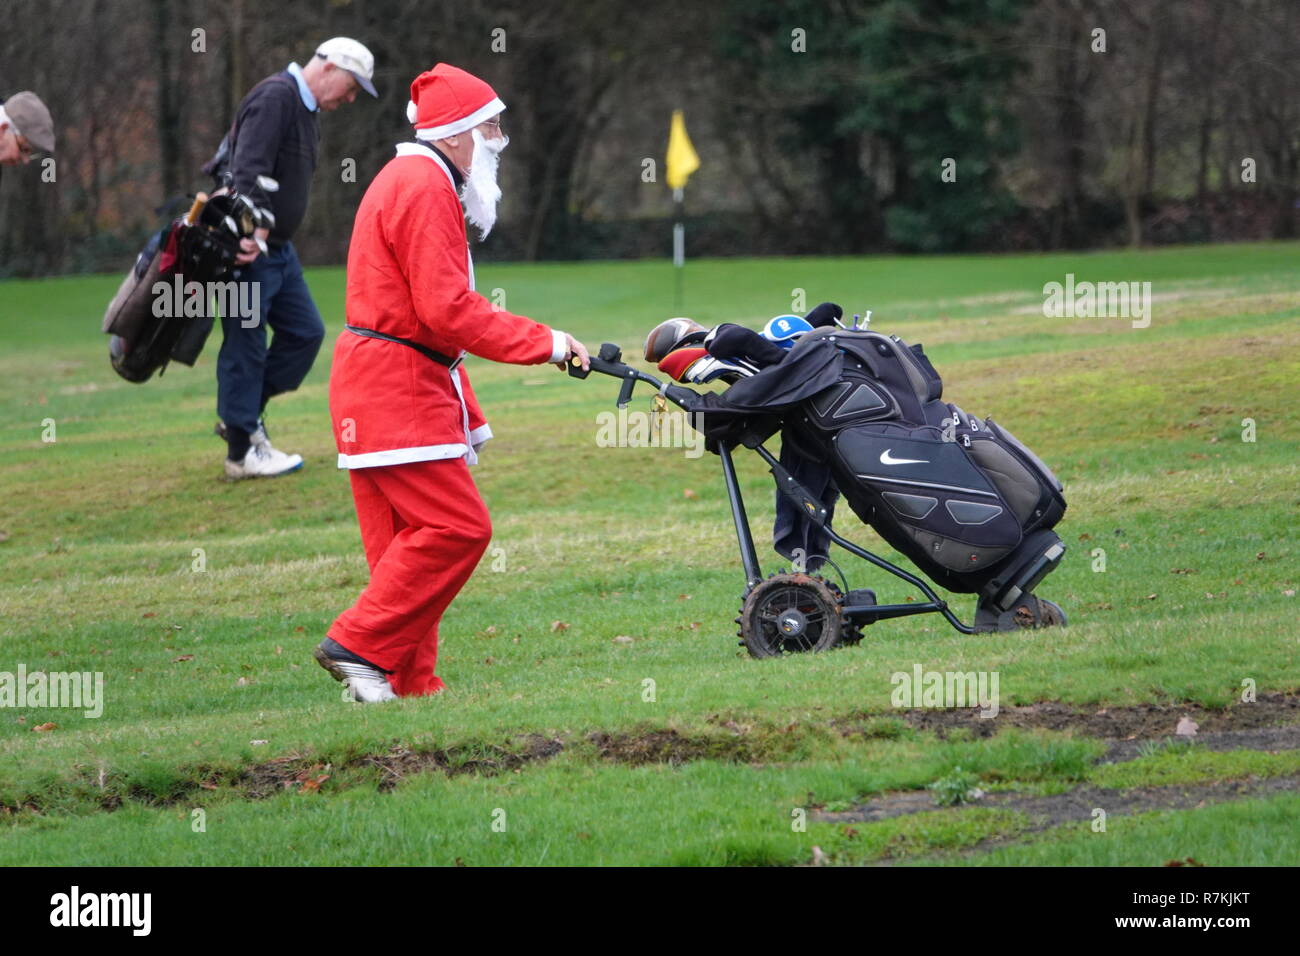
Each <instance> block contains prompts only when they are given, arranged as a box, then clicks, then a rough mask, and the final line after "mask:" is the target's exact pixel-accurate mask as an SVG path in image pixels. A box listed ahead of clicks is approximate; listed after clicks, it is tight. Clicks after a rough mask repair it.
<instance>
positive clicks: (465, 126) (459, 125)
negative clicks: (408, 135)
mask: <svg viewBox="0 0 1300 956" xmlns="http://www.w3.org/2000/svg"><path fill="white" fill-rule="evenodd" d="M505 108H506V104H504V103H502V102H501V99H500V97H496V96H494V97H493V98H492V99H491V100H489V101H488V102H487V103H485V104H484V105H482V106H480V107H479V108H478V109H476V110H475V111H474V112H473V113H470V114H469V115H468V116H464V117H461V118H460V119H458V120H455V121H454V122H451V123H444V124H443V125H441V126H430V127H429V128H428V129H417V130H416V131H415V138H416V139H422V140H426V141H427V140H434V139H446V138H447V137H448V136H455V135H457V134H458V133H464V132H466V131H467V130H471V129H473V128H474V127H475V126H477V125H478V124H479V123H482V122H483V121H484V120H490V119H491V118H492V117H494V116H496V115H497V114H498V113H500V112H502V111H503V110H504V109H505ZM408 115H409V114H408Z"/></svg>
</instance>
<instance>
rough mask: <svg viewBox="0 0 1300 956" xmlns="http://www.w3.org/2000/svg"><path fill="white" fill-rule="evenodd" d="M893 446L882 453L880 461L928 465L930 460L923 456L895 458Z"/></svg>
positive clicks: (883, 463)
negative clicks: (892, 452)
mask: <svg viewBox="0 0 1300 956" xmlns="http://www.w3.org/2000/svg"><path fill="white" fill-rule="evenodd" d="M891 451H893V449H892V448H886V449H885V450H884V451H882V452H881V453H880V463H881V464H882V465H928V464H930V462H929V461H927V460H925V459H923V458H895V457H894V456H893V455H891V454H890V452H891Z"/></svg>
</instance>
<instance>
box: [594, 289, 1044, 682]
mask: <svg viewBox="0 0 1300 956" xmlns="http://www.w3.org/2000/svg"><path fill="white" fill-rule="evenodd" d="M814 313H818V314H817V315H814ZM814 313H810V314H809V316H808V319H809V320H815V321H809V322H807V323H806V328H804V329H803V330H802V331H799V333H798V334H797V336H796V341H794V342H793V344H790V345H786V343H785V341H784V339H785V338H788V332H789V327H790V324H791V323H790V322H789V321H783V322H781V323H778V326H779V327H780V328H781V329H782V331H780V332H779V334H773V335H770V336H769V335H768V329H765V332H764V335H759V334H758V333H755V332H752V331H750V330H748V329H744V328H742V327H740V326H735V325H722V326H718V327H717V328H715V329H713V330H703V329H702V327H701V326H699V325H698V324H695V323H689V320H670V322H669V323H663V324H662V325H661V326H658V327H656V329H655V330H653V331H652V332H651V333H650V337H649V338H648V339H647V355H648V356H649V357H651V360H654V361H657V362H658V364H659V368H660V369H661V370H662V371H665V372H667V373H668V374H669V375H670V376H672V377H673V378H676V379H677V380H678V381H684V382H690V383H694V384H703V383H704V382H711V381H719V380H720V381H722V382H724V383H727V384H728V388H727V389H726V391H724V392H722V393H703V394H702V393H699V392H696V391H694V390H692V389H690V388H685V387H683V386H681V385H675V384H672V383H671V382H661V381H660V380H658V379H656V378H655V377H654V376H651V375H648V374H646V373H645V372H642V371H640V370H638V369H635V368H633V367H632V366H630V365H627V364H626V363H624V362H623V361H622V353H621V351H620V349H619V348H618V346H616V345H613V344H610V343H605V344H604V345H602V346H601V349H600V352H599V354H598V355H597V356H596V357H594V358H593V359H592V360H591V369H590V370H591V371H594V372H598V373H601V374H604V375H610V376H613V377H615V378H618V379H620V380H621V381H622V388H621V390H620V392H619V397H618V405H619V407H620V408H623V407H626V405H627V403H628V402H629V401H630V400H631V396H632V391H633V388H634V387H635V385H636V383H637V382H644V383H646V384H647V385H650V386H651V387H652V388H654V389H656V390H657V391H658V392H659V394H660V395H661V396H663V398H664V399H666V400H667V401H670V402H672V403H674V404H676V405H678V406H679V407H681V408H683V409H685V410H686V411H687V412H688V413H689V419H690V422H691V425H692V427H694V428H695V429H696V430H697V431H700V432H701V433H702V434H704V436H705V438H706V443H705V447H706V448H707V449H708V450H709V451H712V452H714V453H715V454H717V455H718V457H719V459H720V460H721V463H722V474H723V480H724V483H725V485H726V489H727V497H728V499H729V501H730V504H731V514H732V519H733V522H734V524H735V528H736V536H737V541H738V544H739V547H740V557H741V563H742V566H743V568H744V573H745V584H746V589H745V593H744V597H743V599H742V606H741V609H740V616H739V617H738V618H737V623H738V624H739V625H740V635H739V636H740V638H741V642H742V644H743V645H744V646H745V647H746V648H747V649H748V651H749V653H750V654H751V655H753V656H755V657H770V656H774V655H778V654H782V653H794V652H801V651H822V650H829V649H830V648H833V647H836V646H839V645H841V644H849V643H856V642H857V641H859V640H861V638H862V628H863V627H864V626H866V625H869V624H872V623H874V622H876V621H879V620H884V619H888V618H895V617H904V616H910V615H914V614H930V613H937V614H940V615H941V616H943V618H944V619H945V620H947V621H948V623H949V624H950V625H951V626H952V627H954V628H955V629H956V630H958V631H961V632H962V633H966V634H971V633H977V632H987V631H998V630H1014V629H1017V628H1023V627H1048V626H1054V625H1055V626H1061V625H1064V624H1065V623H1066V621H1065V615H1064V613H1063V612H1062V611H1061V609H1060V608H1059V607H1058V606H1057V605H1055V604H1054V603H1052V602H1051V601H1047V600H1044V599H1041V598H1038V597H1037V596H1036V595H1035V594H1034V593H1033V590H1034V588H1035V587H1037V585H1038V584H1039V582H1040V581H1041V580H1042V579H1043V578H1044V577H1045V576H1046V575H1047V574H1049V573H1050V572H1051V571H1052V570H1054V569H1055V568H1056V566H1057V565H1058V564H1059V563H1060V561H1061V558H1062V556H1063V555H1064V553H1065V546H1064V544H1063V543H1062V542H1061V539H1060V538H1059V537H1058V536H1057V535H1056V533H1055V532H1054V531H1052V530H1051V529H1052V528H1053V527H1054V526H1055V524H1056V523H1057V522H1058V521H1060V519H1061V517H1062V516H1063V515H1064V513H1065V499H1064V497H1063V495H1062V487H1061V484H1060V482H1059V481H1058V480H1057V479H1056V477H1055V475H1053V474H1052V472H1051V470H1050V469H1048V468H1047V466H1046V465H1044V464H1043V463H1042V462H1041V461H1040V460H1039V459H1038V458H1037V456H1035V455H1034V454H1033V453H1032V452H1031V451H1029V449H1028V448H1026V447H1025V446H1024V445H1022V444H1021V443H1020V442H1019V441H1018V440H1017V439H1016V438H1015V437H1014V436H1012V435H1011V434H1010V433H1009V432H1008V431H1006V430H1005V429H1004V428H1002V427H1001V426H1000V425H998V424H997V423H996V422H994V421H993V420H992V419H983V420H981V419H977V418H975V417H974V416H971V415H968V414H966V413H965V412H964V411H963V410H962V409H960V408H959V407H957V406H956V405H952V404H949V403H947V402H944V401H942V399H941V395H942V390H943V384H942V381H941V380H940V378H939V375H938V373H937V372H935V370H934V367H933V366H932V365H931V364H930V362H929V360H928V359H927V358H926V357H925V354H924V351H923V350H922V349H921V347H920V346H919V345H917V346H909V345H907V344H906V343H904V342H903V341H902V340H900V339H899V338H898V337H897V336H888V335H882V334H880V333H878V332H874V331H870V330H868V329H867V328H865V327H861V326H859V324H858V323H857V322H856V321H855V323H854V325H853V326H845V325H844V324H843V323H841V322H840V317H841V316H842V311H841V310H839V307H838V306H833V305H832V304H830V303H825V304H824V305H823V306H819V307H818V309H816V310H814ZM781 318H782V319H788V318H791V317H781ZM799 321H804V320H799ZM670 323H676V325H675V326H673V327H670V328H665V327H667V326H669V325H670ZM688 323H689V324H688ZM771 327H772V323H769V329H770V328H771ZM674 339H676V340H677V341H672V340H674ZM755 369H756V370H755ZM569 374H570V375H572V376H574V377H576V378H586V377H587V376H588V374H589V372H584V371H583V370H582V369H581V368H580V367H578V366H577V365H575V364H572V363H571V364H570V366H569ZM778 432H780V434H781V453H780V457H779V459H778V457H777V456H775V455H773V454H772V453H771V452H770V451H768V450H767V449H766V448H765V447H764V446H763V442H764V441H766V440H767V439H769V438H770V437H771V436H772V435H774V434H777V433H778ZM738 446H744V447H746V448H749V449H751V450H753V451H754V452H755V453H757V454H758V455H759V457H761V458H762V459H763V460H764V461H765V462H766V463H767V465H768V467H769V468H770V470H771V473H772V475H773V477H774V479H775V481H776V486H777V515H776V524H775V527H774V535H773V536H774V546H775V548H776V550H777V551H778V552H779V553H781V554H783V555H784V556H785V557H787V558H791V559H792V560H794V561H795V566H796V569H797V570H795V571H793V572H785V571H781V572H778V573H776V574H773V575H770V576H767V577H765V576H764V575H763V572H762V570H761V568H760V565H759V560H758V555H757V551H756V549H755V546H754V539H753V535H752V534H751V531H750V527H749V521H748V518H747V516H746V513H745V505H744V501H743V499H742V497H741V492H740V486H739V483H738V482H737V479H736V471H735V465H734V462H733V457H732V452H733V450H734V449H735V448H736V447H738ZM841 496H843V497H844V499H845V501H846V502H847V503H848V505H849V507H850V508H851V509H852V510H853V511H854V513H855V514H856V515H857V516H858V517H859V518H860V519H861V520H862V521H863V522H864V523H866V524H868V525H869V526H870V527H871V528H873V529H874V530H875V531H876V532H877V533H878V534H879V535H880V536H881V537H882V538H884V540H885V541H886V542H888V543H889V544H890V545H892V546H893V547H894V548H896V549H897V550H898V551H900V552H902V553H903V554H904V555H906V556H907V558H908V559H909V560H911V561H912V562H913V563H914V564H915V565H916V566H917V568H918V569H919V570H920V571H921V572H922V573H923V574H924V575H925V576H926V577H928V578H929V579H930V580H931V581H933V582H934V583H936V584H938V585H939V586H941V587H943V588H945V589H946V590H948V591H953V592H957V593H968V594H976V595H978V597H977V604H976V613H975V621H974V625H968V624H966V623H964V622H962V621H961V620H960V619H959V618H958V617H957V616H956V614H954V613H953V611H952V609H951V608H950V607H949V606H948V604H947V602H946V601H944V600H943V599H942V598H941V597H939V595H938V594H936V592H935V591H934V590H933V589H932V588H931V586H930V585H929V584H928V583H927V582H926V581H925V580H924V579H923V578H921V577H918V576H917V575H915V574H912V573H910V572H908V571H906V570H904V569H903V568H900V567H898V566H897V565H896V564H893V563H892V562H890V561H888V560H886V559H884V558H882V557H880V556H879V555H876V554H874V553H872V552H870V551H868V550H866V549H864V548H861V547H859V546H858V545H856V544H854V543H853V542H851V541H848V540H847V539H845V538H844V537H842V536H841V535H840V534H839V533H838V532H836V531H835V529H834V528H833V526H832V520H833V517H834V506H835V503H836V501H837V499H838V498H839V497H841ZM831 544H835V545H837V546H839V547H840V548H843V549H844V550H846V551H848V552H849V553H851V554H854V555H856V556H858V557H859V558H862V559H863V560H865V561H867V562H869V563H870V564H873V565H875V566H876V567H878V568H881V569H882V570H884V571H887V572H888V573H890V574H892V575H894V576H895V577H898V578H901V579H902V580H903V581H905V582H907V583H908V584H910V585H911V586H912V587H914V588H916V589H917V590H918V591H920V592H921V595H922V596H923V598H924V599H923V600H920V601H913V600H912V599H911V598H908V601H907V602H906V603H893V604H880V603H878V602H877V600H876V595H875V592H874V591H872V590H870V589H865V588H863V589H851V588H850V587H849V585H848V582H847V580H845V579H844V576H843V573H842V572H841V573H840V574H839V577H840V581H841V584H842V587H841V586H840V585H837V584H836V583H835V582H833V581H831V580H829V579H827V578H825V577H822V576H819V575H817V574H814V573H812V572H815V571H817V570H818V569H819V568H821V567H822V566H823V565H826V564H830V565H831V566H832V567H835V569H836V571H837V572H838V571H839V568H838V566H837V565H835V564H834V562H833V561H831V560H830V556H829V548H830V545H831Z"/></svg>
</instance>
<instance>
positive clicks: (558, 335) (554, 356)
mask: <svg viewBox="0 0 1300 956" xmlns="http://www.w3.org/2000/svg"><path fill="white" fill-rule="evenodd" d="M568 351H569V340H568V338H567V337H566V336H565V334H564V333H563V332H561V331H560V330H559V329H551V364H552V365H554V364H555V363H556V362H563V361H564V356H565V354H566V353H567V352H568Z"/></svg>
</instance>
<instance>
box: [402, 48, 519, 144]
mask: <svg viewBox="0 0 1300 956" xmlns="http://www.w3.org/2000/svg"><path fill="white" fill-rule="evenodd" d="M505 108H506V104H504V103H502V102H501V100H500V98H498V97H497V94H496V91H495V90H493V89H492V87H490V86H488V85H487V83H485V82H483V81H482V80H480V79H479V78H478V77H477V76H474V75H473V74H472V73H466V72H465V71H464V70H462V69H458V68H457V67H454V66H449V65H448V64H446V63H439V64H438V65H437V66H435V67H434V68H433V69H432V70H426V71H425V72H423V73H421V74H420V75H419V76H417V77H416V78H415V80H414V81H412V83H411V101H410V102H409V103H407V104H406V118H407V119H408V120H409V121H410V122H411V124H412V125H414V126H415V137H416V139H423V140H434V139H446V138H447V137H448V136H455V135H457V134H458V133H464V132H467V131H469V130H471V129H473V128H474V127H475V126H477V125H478V124H479V123H482V122H485V121H486V120H490V119H491V118H492V117H494V116H496V115H497V114H498V113H500V112H501V111H502V110H504V109H505Z"/></svg>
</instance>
